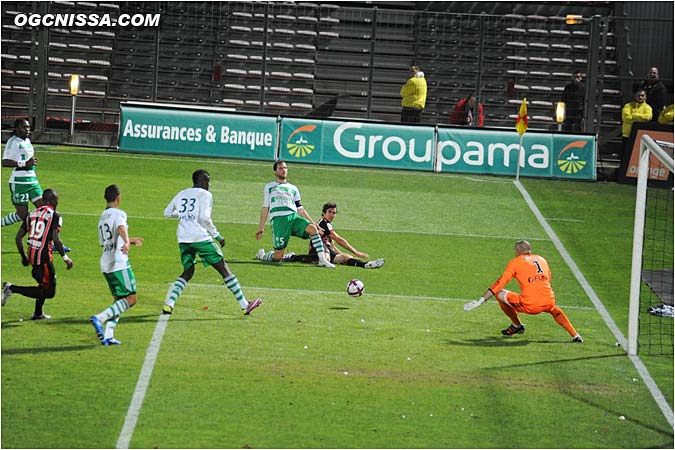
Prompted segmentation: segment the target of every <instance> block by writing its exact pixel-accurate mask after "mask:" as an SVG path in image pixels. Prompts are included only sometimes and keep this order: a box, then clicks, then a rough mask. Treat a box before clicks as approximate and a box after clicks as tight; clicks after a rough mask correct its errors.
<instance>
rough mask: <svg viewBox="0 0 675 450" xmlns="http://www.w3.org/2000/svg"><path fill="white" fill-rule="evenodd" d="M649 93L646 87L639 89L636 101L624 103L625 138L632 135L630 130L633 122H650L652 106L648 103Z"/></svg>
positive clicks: (622, 128) (622, 115)
mask: <svg viewBox="0 0 675 450" xmlns="http://www.w3.org/2000/svg"><path fill="white" fill-rule="evenodd" d="M645 100H647V94H646V93H645V91H644V89H638V91H637V92H636V93H635V101H632V102H628V103H626V104H625V105H623V109H622V110H621V120H623V125H622V126H621V135H622V136H623V137H624V138H628V136H630V130H631V128H632V127H633V122H649V121H650V120H652V107H651V106H649V105H648V104H647V102H646V101H645Z"/></svg>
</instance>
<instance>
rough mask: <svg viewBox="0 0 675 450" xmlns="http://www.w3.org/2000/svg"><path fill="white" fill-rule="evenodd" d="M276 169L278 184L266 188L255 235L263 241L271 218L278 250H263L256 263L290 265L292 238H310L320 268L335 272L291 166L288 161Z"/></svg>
mask: <svg viewBox="0 0 675 450" xmlns="http://www.w3.org/2000/svg"><path fill="white" fill-rule="evenodd" d="M272 169H273V170H274V176H275V178H276V180H275V181H271V182H269V183H267V184H266V185H265V189H264V192H263V206H262V208H261V210H260V224H259V225H258V229H257V230H256V232H255V238H256V239H257V240H260V239H262V236H263V233H264V232H265V222H267V218H268V217H269V219H270V223H271V224H272V242H273V245H274V250H273V251H270V252H267V253H266V252H265V249H262V248H261V249H260V250H258V253H256V255H255V257H256V259H259V260H261V261H267V262H279V261H288V260H289V255H284V253H285V251H286V247H287V246H288V243H289V241H290V240H291V236H297V237H299V238H301V239H307V238H309V240H310V242H311V245H312V247H313V248H314V249H315V250H316V252H317V255H318V258H319V265H320V266H322V267H328V268H330V269H333V268H335V265H334V264H332V263H331V262H330V261H328V259H327V258H326V254H325V253H324V250H323V242H322V241H321V234H320V233H321V231H320V230H319V228H317V226H316V225H314V221H313V220H312V218H311V217H310V216H309V214H308V213H307V211H305V208H304V207H303V206H302V203H301V202H300V190H299V189H298V187H297V186H295V185H293V184H291V183H289V182H288V165H287V164H286V162H284V161H276V162H275V163H274V165H273V166H272Z"/></svg>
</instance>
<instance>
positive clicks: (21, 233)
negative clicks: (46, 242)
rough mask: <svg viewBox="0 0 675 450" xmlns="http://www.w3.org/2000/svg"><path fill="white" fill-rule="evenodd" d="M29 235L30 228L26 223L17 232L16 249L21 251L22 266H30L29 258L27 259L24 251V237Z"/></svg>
mask: <svg viewBox="0 0 675 450" xmlns="http://www.w3.org/2000/svg"><path fill="white" fill-rule="evenodd" d="M26 234H28V228H27V225H26V222H25V221H24V222H23V223H22V224H21V226H20V227H19V231H17V232H16V239H15V241H16V249H17V250H18V251H19V255H20V256H21V264H23V265H24V266H27V265H28V264H29V262H28V258H26V252H25V251H24V249H23V237H24V236H25V235H26Z"/></svg>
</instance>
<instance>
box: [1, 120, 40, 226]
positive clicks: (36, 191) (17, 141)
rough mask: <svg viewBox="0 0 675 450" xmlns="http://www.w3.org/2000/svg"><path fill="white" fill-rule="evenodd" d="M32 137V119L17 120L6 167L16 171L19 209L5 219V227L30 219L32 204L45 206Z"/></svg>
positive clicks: (12, 183)
mask: <svg viewBox="0 0 675 450" xmlns="http://www.w3.org/2000/svg"><path fill="white" fill-rule="evenodd" d="M29 135H30V122H29V121H28V119H17V120H16V121H15V122H14V132H13V133H12V135H11V136H10V137H9V139H8V140H7V145H6V146H5V153H4V154H3V155H2V167H13V168H14V170H13V171H12V175H11V176H10V178H9V190H10V193H11V194H12V203H13V204H14V208H16V212H13V213H9V214H7V215H6V216H5V217H3V218H2V219H1V221H0V222H1V224H2V226H3V227H4V226H7V225H11V224H13V223H16V222H21V221H23V220H26V217H27V216H28V202H29V201H31V202H32V203H33V204H34V205H35V207H36V208H39V207H40V206H42V188H41V187H40V183H38V179H37V175H36V174H35V165H36V164H37V160H36V159H35V150H34V149H33V144H32V143H31V142H30V138H29V137H28V136H29Z"/></svg>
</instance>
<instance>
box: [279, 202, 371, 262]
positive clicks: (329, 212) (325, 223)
mask: <svg viewBox="0 0 675 450" xmlns="http://www.w3.org/2000/svg"><path fill="white" fill-rule="evenodd" d="M336 214H337V205H336V204H335V203H332V202H329V203H326V204H324V205H323V209H322V212H321V220H320V221H319V223H318V224H317V225H318V227H319V228H321V229H322V230H323V236H322V239H323V248H324V249H325V251H326V252H327V253H328V254H329V256H330V262H332V263H333V264H344V265H346V266H355V267H363V268H365V269H377V268H378V267H382V266H383V265H384V259H382V258H380V259H376V260H373V261H368V262H364V261H361V260H360V259H356V258H352V257H351V256H350V255H348V254H346V253H341V252H340V250H339V249H337V248H336V247H335V246H334V245H333V241H335V242H336V243H337V244H338V245H339V246H340V247H342V248H344V249H345V250H347V251H349V252H351V253H352V254H354V255H356V256H358V257H359V258H368V254H367V253H363V252H360V251H358V250H356V249H355V248H354V247H352V245H351V244H350V243H349V242H347V239H345V238H343V237H342V236H340V235H339V234H337V233H336V232H335V230H334V229H333V224H332V222H333V219H335V215H336ZM288 261H290V262H293V261H298V262H304V263H318V262H319V255H318V254H317V253H316V250H315V249H314V247H313V246H311V245H310V247H309V254H308V255H293V256H291V257H289V259H288Z"/></svg>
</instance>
